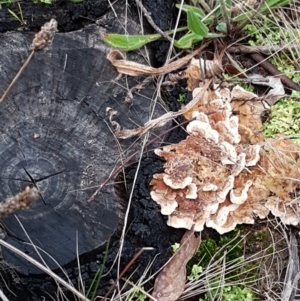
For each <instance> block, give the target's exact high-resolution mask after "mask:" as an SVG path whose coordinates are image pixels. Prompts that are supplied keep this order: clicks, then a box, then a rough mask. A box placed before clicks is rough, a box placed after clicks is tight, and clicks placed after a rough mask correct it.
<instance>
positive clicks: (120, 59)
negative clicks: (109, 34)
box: [107, 43, 208, 76]
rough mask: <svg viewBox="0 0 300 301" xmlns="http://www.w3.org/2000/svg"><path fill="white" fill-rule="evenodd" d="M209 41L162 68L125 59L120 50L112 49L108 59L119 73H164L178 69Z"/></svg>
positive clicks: (154, 74)
mask: <svg viewBox="0 0 300 301" xmlns="http://www.w3.org/2000/svg"><path fill="white" fill-rule="evenodd" d="M207 45H208V43H205V44H203V45H202V46H201V47H200V48H198V49H197V50H195V51H193V52H192V53H190V54H188V55H186V56H185V57H183V58H180V59H178V60H176V61H174V62H172V63H170V64H167V65H164V66H162V67H160V68H153V67H150V66H146V65H143V64H139V63H136V62H132V61H127V60H125V57H124V55H123V54H122V52H120V51H119V50H111V51H110V52H109V53H108V55H107V59H108V60H109V61H110V62H111V63H112V65H113V66H114V67H116V68H117V70H118V72H119V73H122V74H127V75H131V76H141V75H153V76H157V75H162V74H167V73H170V72H173V71H176V70H178V69H180V68H182V67H183V66H184V65H186V64H187V63H188V62H189V61H190V60H191V59H192V58H193V57H194V56H195V55H197V54H199V53H200V52H201V51H202V50H203V49H204V48H205V47H207Z"/></svg>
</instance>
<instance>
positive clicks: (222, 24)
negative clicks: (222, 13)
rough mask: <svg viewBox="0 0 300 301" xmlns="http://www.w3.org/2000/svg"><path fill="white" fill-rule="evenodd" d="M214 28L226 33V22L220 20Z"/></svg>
mask: <svg viewBox="0 0 300 301" xmlns="http://www.w3.org/2000/svg"><path fill="white" fill-rule="evenodd" d="M216 30H217V31H220V32H223V33H226V32H227V26H226V23H225V22H220V23H219V24H218V25H217V27H216Z"/></svg>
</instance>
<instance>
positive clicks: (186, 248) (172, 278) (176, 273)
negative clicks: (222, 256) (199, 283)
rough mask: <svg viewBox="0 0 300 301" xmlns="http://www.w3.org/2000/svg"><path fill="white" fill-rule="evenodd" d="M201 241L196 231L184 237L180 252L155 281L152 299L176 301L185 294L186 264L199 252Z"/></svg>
mask: <svg viewBox="0 0 300 301" xmlns="http://www.w3.org/2000/svg"><path fill="white" fill-rule="evenodd" d="M200 241H201V237H200V236H197V237H196V236H195V234H194V229H191V230H189V231H186V232H185V234H184V235H183V237H182V239H181V242H180V248H179V250H178V251H177V252H176V253H175V254H174V256H173V257H172V258H171V260H170V261H169V262H168V263H167V265H166V266H165V267H164V268H163V270H162V271H161V272H160V273H159V275H158V276H157V277H156V279H155V284H154V290H153V293H152V297H154V298H156V299H157V300H158V301H174V300H177V299H178V298H179V297H180V296H181V295H182V293H183V291H184V287H185V282H186V264H187V263H188V261H189V260H190V259H191V258H192V257H193V255H194V254H195V252H196V251H197V249H198V247H199V244H200Z"/></svg>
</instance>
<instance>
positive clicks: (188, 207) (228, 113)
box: [150, 87, 300, 234]
mask: <svg viewBox="0 0 300 301" xmlns="http://www.w3.org/2000/svg"><path fill="white" fill-rule="evenodd" d="M202 92H203V93H201V87H200V88H196V89H195V90H194V92H193V96H194V100H196V101H195V105H194V106H193V107H192V109H190V110H189V111H187V112H186V113H185V114H184V116H185V117H186V118H187V119H189V118H195V119H194V120H192V121H191V122H190V123H189V124H188V125H187V133H188V136H187V137H186V139H185V140H182V141H180V142H179V143H178V144H174V145H169V146H166V147H164V148H163V149H158V150H156V151H155V153H156V154H157V155H159V156H161V157H163V158H164V159H165V160H166V163H165V165H164V167H165V171H164V173H161V174H156V175H154V178H153V180H152V181H151V183H150V185H151V196H152V199H153V200H154V201H155V202H157V203H158V204H159V205H160V206H161V212H162V214H165V215H168V225H169V226H172V227H175V228H186V229H191V228H192V227H193V226H194V230H195V231H202V230H203V227H204V225H205V224H206V226H208V227H212V228H214V229H216V230H217V231H218V232H219V233H221V234H223V233H226V232H228V231H231V230H233V229H234V228H235V226H236V225H238V224H242V223H248V224H252V223H254V218H255V217H256V216H257V217H259V218H265V217H266V216H267V215H268V214H269V212H272V214H273V215H275V216H277V217H279V218H281V220H282V222H284V223H285V224H293V225H295V224H298V220H299V212H300V209H299V208H300V207H299V204H298V203H297V204H294V205H291V204H293V203H292V199H291V194H292V193H293V192H294V191H295V190H296V189H297V191H299V183H298V182H297V181H296V180H295V181H293V182H291V181H288V180H287V179H290V177H291V174H293V178H295V179H297V178H300V159H299V157H300V146H299V145H295V144H294V143H293V142H291V140H289V139H288V138H286V137H285V138H284V139H281V140H280V141H281V142H280V143H277V142H274V143H273V142H272V141H269V140H268V141H269V142H268V144H263V145H264V148H261V145H262V143H261V142H262V138H261V136H259V137H258V138H257V139H252V138H251V139H250V134H251V133H252V134H255V133H256V132H259V133H260V127H261V126H262V123H261V121H259V118H258V115H255V120H253V119H251V116H248V115H247V114H252V113H253V112H254V113H255V114H256V113H257V111H254V110H253V109H252V107H251V106H252V103H250V104H249V102H251V100H252V99H253V97H254V96H255V95H254V96H253V93H250V92H247V91H245V90H244V89H242V88H236V89H234V94H233V95H231V94H230V91H229V90H228V89H226V88H219V89H214V90H206V91H202ZM239 93H241V95H242V96H241V100H242V101H240V100H239ZM198 95H202V97H198ZM233 96H234V100H233V99H232V97H233ZM197 97H198V98H199V99H198V98H197ZM247 97H248V98H249V99H248V100H249V102H248V101H247V102H245V99H247ZM236 102H237V103H238V105H237V104H236ZM243 106H245V107H243ZM257 107H259V105H257ZM232 108H234V110H237V109H238V108H240V109H241V111H242V112H244V113H243V118H241V119H240V118H239V116H232V110H233V109H232ZM244 135H245V136H244ZM251 141H257V142H256V143H258V144H255V143H254V144H251ZM291 144H293V145H292V150H293V154H294V155H293V156H291V155H289V154H288V151H287V149H289V150H290V149H291ZM266 145H268V148H266ZM265 149H266V150H265ZM283 152H285V154H286V155H285V156H283V155H282V153H283ZM295 152H296V153H297V154H298V155H297V156H295ZM279 154H280V155H279ZM287 156H288V157H289V160H287ZM296 157H297V158H298V159H297V158H296ZM274 162H275V163H274ZM282 187H284V188H282ZM281 188H282V189H281ZM280 189H281V190H280ZM283 191H284V193H283ZM283 200H284V201H283Z"/></svg>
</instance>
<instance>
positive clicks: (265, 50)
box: [226, 44, 300, 55]
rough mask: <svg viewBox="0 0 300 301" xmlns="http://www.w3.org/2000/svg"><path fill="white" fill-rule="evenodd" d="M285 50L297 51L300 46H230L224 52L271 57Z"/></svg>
mask: <svg viewBox="0 0 300 301" xmlns="http://www.w3.org/2000/svg"><path fill="white" fill-rule="evenodd" d="M286 49H287V50H296V51H299V50H300V46H299V45H297V44H286V45H268V46H247V45H239V46H230V47H228V48H227V49H226V51H228V52H230V53H236V54H240V53H241V54H249V53H262V54H265V55H271V54H272V53H276V52H279V51H283V50H286Z"/></svg>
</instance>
